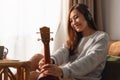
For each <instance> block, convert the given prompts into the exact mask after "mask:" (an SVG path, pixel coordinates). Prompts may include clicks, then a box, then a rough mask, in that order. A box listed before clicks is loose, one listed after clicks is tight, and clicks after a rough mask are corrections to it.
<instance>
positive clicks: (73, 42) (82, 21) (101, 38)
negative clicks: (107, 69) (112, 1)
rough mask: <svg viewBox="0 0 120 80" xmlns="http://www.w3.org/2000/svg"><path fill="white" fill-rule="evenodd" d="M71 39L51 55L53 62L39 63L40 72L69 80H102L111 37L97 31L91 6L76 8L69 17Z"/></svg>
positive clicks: (78, 6)
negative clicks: (89, 7)
mask: <svg viewBox="0 0 120 80" xmlns="http://www.w3.org/2000/svg"><path fill="white" fill-rule="evenodd" d="M67 24H68V25H67V33H68V40H67V41H66V44H65V45H64V47H62V48H60V49H58V50H57V51H56V52H55V53H54V54H53V55H52V56H51V63H53V64H44V60H43V59H42V60H40V62H39V68H40V70H41V71H40V73H41V74H43V75H44V76H45V75H53V76H56V77H61V78H63V79H64V78H69V79H70V80H100V79H101V73H102V71H103V69H104V66H105V62H106V55H107V48H108V35H107V34H106V33H105V32H103V31H98V30H97V28H96V25H95V23H94V21H93V18H92V15H91V13H90V12H89V10H88V7H87V6H86V5H84V4H77V5H75V6H73V7H72V8H71V9H70V11H69V14H68V21H67Z"/></svg>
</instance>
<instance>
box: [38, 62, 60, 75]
mask: <svg viewBox="0 0 120 80" xmlns="http://www.w3.org/2000/svg"><path fill="white" fill-rule="evenodd" d="M40 68H41V71H40V73H41V74H42V75H44V76H46V75H52V76H56V77H60V76H61V75H62V69H61V68H60V67H58V66H57V65H55V64H44V65H43V66H42V67H40Z"/></svg>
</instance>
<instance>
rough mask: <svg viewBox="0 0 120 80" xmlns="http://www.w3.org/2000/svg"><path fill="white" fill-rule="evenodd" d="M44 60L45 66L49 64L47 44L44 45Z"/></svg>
mask: <svg viewBox="0 0 120 80" xmlns="http://www.w3.org/2000/svg"><path fill="white" fill-rule="evenodd" d="M44 60H45V64H48V63H50V62H51V60H50V48H49V43H47V44H44Z"/></svg>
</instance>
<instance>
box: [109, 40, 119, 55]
mask: <svg viewBox="0 0 120 80" xmlns="http://www.w3.org/2000/svg"><path fill="white" fill-rule="evenodd" d="M108 54H109V55H112V56H120V41H112V42H110V45H109V50H108Z"/></svg>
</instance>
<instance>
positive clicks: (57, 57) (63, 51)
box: [51, 46, 69, 66]
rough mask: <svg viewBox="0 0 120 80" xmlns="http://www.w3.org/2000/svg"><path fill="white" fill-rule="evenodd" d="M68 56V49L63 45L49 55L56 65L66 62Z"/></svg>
mask: <svg viewBox="0 0 120 80" xmlns="http://www.w3.org/2000/svg"><path fill="white" fill-rule="evenodd" d="M68 57H69V51H68V48H67V47H65V46H63V47H61V48H59V49H58V50H57V51H56V52H55V53H53V55H51V58H52V59H53V60H54V62H55V64H56V65H58V66H59V65H62V64H64V63H67V62H68Z"/></svg>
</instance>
